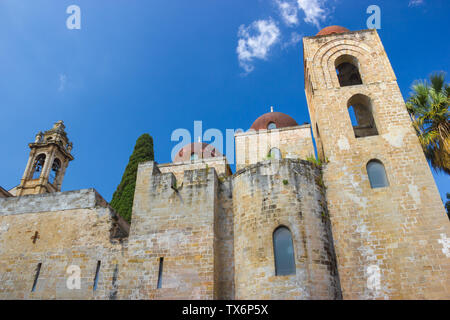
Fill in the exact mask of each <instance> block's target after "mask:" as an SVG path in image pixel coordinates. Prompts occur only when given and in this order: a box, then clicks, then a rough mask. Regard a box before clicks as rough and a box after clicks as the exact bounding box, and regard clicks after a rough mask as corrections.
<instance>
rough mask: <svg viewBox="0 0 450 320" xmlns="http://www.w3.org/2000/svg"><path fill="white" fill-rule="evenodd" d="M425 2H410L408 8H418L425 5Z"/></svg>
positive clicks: (419, 0) (418, 0) (421, 0)
mask: <svg viewBox="0 0 450 320" xmlns="http://www.w3.org/2000/svg"><path fill="white" fill-rule="evenodd" d="M424 2H425V1H424V0H409V4H408V7H417V6H420V5H422V4H424Z"/></svg>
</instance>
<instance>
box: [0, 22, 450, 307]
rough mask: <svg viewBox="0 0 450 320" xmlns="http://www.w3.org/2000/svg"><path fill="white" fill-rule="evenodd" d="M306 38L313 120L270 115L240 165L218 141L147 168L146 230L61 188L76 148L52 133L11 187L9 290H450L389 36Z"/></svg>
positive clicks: (138, 208) (439, 217) (139, 205)
mask: <svg viewBox="0 0 450 320" xmlns="http://www.w3.org/2000/svg"><path fill="white" fill-rule="evenodd" d="M303 49H304V52H303V60H304V77H305V93H306V98H307V102H308V108H309V114H310V118H311V125H309V124H305V125H298V124H297V122H296V121H295V120H294V119H293V118H291V117H290V116H288V115H286V114H283V113H280V112H269V113H267V114H264V115H262V116H261V117H259V118H258V119H256V120H255V122H254V123H253V125H252V126H251V129H252V130H249V131H247V132H240V133H236V135H235V146H236V152H235V153H236V172H235V173H234V174H233V173H232V172H231V170H230V166H229V165H228V163H227V160H226V157H225V156H223V155H222V154H221V153H220V151H219V150H216V149H215V148H214V147H213V146H211V145H207V144H204V143H193V144H190V145H187V146H185V147H184V148H182V149H181V150H179V151H178V152H177V154H176V157H175V159H174V161H173V163H167V164H157V163H156V162H147V163H142V164H140V165H139V169H138V174H137V182H136V191H135V195H134V204H133V214H132V221H131V225H128V223H127V222H125V221H124V220H123V219H122V218H121V217H120V216H118V215H117V214H116V213H115V212H114V211H113V210H112V209H111V207H110V206H109V205H108V203H107V202H106V201H105V200H104V199H103V198H102V197H101V196H100V195H99V194H98V193H97V192H96V191H95V190H94V189H86V190H77V191H69V192H60V191H61V184H62V182H63V178H64V175H65V173H66V170H67V168H68V166H69V163H70V161H72V160H74V157H73V156H72V154H71V150H72V144H71V142H70V141H69V139H68V136H67V134H66V131H65V126H64V124H63V122H62V121H59V122H57V123H55V125H54V127H53V128H52V129H50V130H48V131H46V132H43V133H42V132H39V133H38V134H37V136H36V139H35V141H34V142H33V143H30V144H29V147H30V149H31V151H30V156H29V160H28V163H27V165H26V168H25V172H24V174H23V177H22V179H21V180H20V184H19V185H18V186H17V187H16V188H14V189H12V190H5V189H3V188H0V299H450V223H449V221H448V218H447V216H446V214H445V212H444V207H443V204H442V201H441V199H440V196H439V193H438V189H437V187H436V185H435V182H434V180H433V176H432V174H431V171H430V169H429V166H428V164H427V161H426V159H425V156H424V154H423V151H422V148H421V146H420V144H419V141H418V138H417V136H416V134H415V132H414V130H413V128H412V126H411V119H410V117H409V115H408V112H407V110H406V108H405V102H404V100H403V98H402V95H401V93H400V90H399V87H398V85H397V81H396V76H395V74H394V71H393V69H392V67H391V64H390V62H389V59H388V57H387V55H386V52H385V50H384V48H383V45H382V42H381V40H380V38H379V36H378V33H377V32H376V30H362V31H354V32H352V31H349V30H347V29H345V28H342V27H337V26H333V27H328V28H325V29H323V30H322V31H320V32H319V33H318V34H317V35H316V36H313V37H305V38H304V39H303ZM313 138H314V141H315V144H316V147H317V154H318V157H319V159H320V160H321V162H322V163H324V165H323V166H322V168H320V167H318V166H317V165H315V164H314V163H313V162H312V161H306V159H307V158H309V157H310V156H312V155H314V154H315V149H314V145H313Z"/></svg>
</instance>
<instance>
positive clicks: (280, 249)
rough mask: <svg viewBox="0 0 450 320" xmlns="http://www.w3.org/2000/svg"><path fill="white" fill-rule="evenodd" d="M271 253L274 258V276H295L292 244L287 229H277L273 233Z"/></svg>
mask: <svg viewBox="0 0 450 320" xmlns="http://www.w3.org/2000/svg"><path fill="white" fill-rule="evenodd" d="M273 251H274V256H275V275H277V276H286V275H291V274H295V257H294V244H293V243H292V235H291V232H290V231H289V229H288V228H286V227H279V228H277V229H276V230H275V231H274V233H273Z"/></svg>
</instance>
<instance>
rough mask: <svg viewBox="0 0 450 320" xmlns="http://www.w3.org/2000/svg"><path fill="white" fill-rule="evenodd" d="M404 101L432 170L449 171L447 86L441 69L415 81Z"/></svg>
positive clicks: (448, 88)
mask: <svg viewBox="0 0 450 320" xmlns="http://www.w3.org/2000/svg"><path fill="white" fill-rule="evenodd" d="M412 90H413V92H412V93H411V96H410V98H409V99H408V102H407V104H406V107H407V109H408V112H409V114H410V115H411V119H412V121H413V127H414V129H415V130H416V133H417V135H418V137H419V141H420V143H421V145H422V148H423V151H424V152H425V156H426V158H427V160H428V161H429V162H430V164H431V166H432V167H433V169H434V170H436V171H443V172H445V173H447V174H450V120H449V119H450V113H449V110H448V106H449V101H450V86H449V85H448V84H447V83H445V75H444V73H443V72H440V73H434V74H432V75H431V76H430V82H428V81H416V82H415V83H414V84H413V86H412Z"/></svg>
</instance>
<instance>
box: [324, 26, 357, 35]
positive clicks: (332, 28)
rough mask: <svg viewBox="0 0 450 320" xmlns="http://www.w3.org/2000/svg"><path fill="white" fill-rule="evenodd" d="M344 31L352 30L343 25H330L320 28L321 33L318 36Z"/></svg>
mask: <svg viewBox="0 0 450 320" xmlns="http://www.w3.org/2000/svg"><path fill="white" fill-rule="evenodd" d="M344 32H350V30H348V29H347V28H344V27H341V26H329V27H326V28H323V29H322V30H320V31H319V33H318V34H316V36H325V35H329V34H338V33H344Z"/></svg>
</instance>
